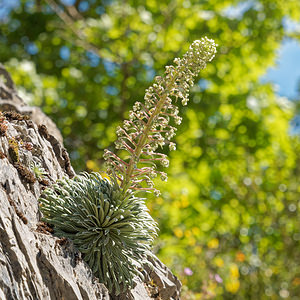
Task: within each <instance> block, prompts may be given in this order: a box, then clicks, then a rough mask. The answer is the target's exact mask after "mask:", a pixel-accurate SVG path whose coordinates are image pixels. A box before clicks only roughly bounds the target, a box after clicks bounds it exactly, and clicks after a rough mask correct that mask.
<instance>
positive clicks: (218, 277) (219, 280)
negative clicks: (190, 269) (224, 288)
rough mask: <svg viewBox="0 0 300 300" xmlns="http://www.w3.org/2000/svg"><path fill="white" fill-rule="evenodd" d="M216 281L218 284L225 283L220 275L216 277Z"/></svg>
mask: <svg viewBox="0 0 300 300" xmlns="http://www.w3.org/2000/svg"><path fill="white" fill-rule="evenodd" d="M215 280H216V282H218V283H222V282H223V279H222V278H221V277H220V275H219V274H216V275H215Z"/></svg>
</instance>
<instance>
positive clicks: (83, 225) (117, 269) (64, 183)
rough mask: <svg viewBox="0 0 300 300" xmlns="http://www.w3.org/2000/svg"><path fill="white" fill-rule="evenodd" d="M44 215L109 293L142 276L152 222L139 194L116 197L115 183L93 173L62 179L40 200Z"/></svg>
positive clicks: (151, 233) (126, 286)
mask: <svg viewBox="0 0 300 300" xmlns="http://www.w3.org/2000/svg"><path fill="white" fill-rule="evenodd" d="M40 202H41V206H40V208H41V211H42V212H43V214H44V220H45V221H46V222H48V223H50V224H52V225H54V226H55V227H54V232H55V235H57V236H58V237H67V238H69V239H71V240H72V241H73V243H74V245H75V246H76V248H77V249H78V250H79V251H80V252H82V253H83V254H84V260H85V261H86V262H87V263H88V265H89V266H90V268H91V270H92V271H93V273H94V274H95V276H97V277H98V278H99V280H100V282H102V283H104V284H105V285H106V287H107V288H108V289H109V291H110V292H113V293H114V294H116V295H118V294H119V293H121V292H124V291H126V290H127V289H128V288H129V287H132V285H133V278H134V277H135V276H136V275H137V276H140V277H142V273H141V272H140V271H139V269H141V268H143V264H144V263H146V260H145V258H146V257H147V255H151V253H150V251H149V250H150V245H151V243H152V241H153V239H154V237H155V236H156V231H157V227H156V223H155V222H154V220H153V219H152V217H151V216H150V214H149V213H148V209H147V207H146V205H145V204H144V202H143V199H141V198H137V197H135V196H134V194H132V193H128V194H127V195H126V197H123V196H122V193H121V191H120V187H119V184H118V183H117V181H116V180H115V179H114V178H113V177H112V178H111V180H108V179H107V178H102V177H101V175H100V174H98V173H92V174H88V173H81V174H80V175H78V176H76V177H75V178H74V179H66V178H65V179H62V180H59V181H58V182H57V183H56V184H54V185H53V186H52V187H51V188H48V189H47V190H46V191H45V193H44V194H43V196H42V198H41V199H40Z"/></svg>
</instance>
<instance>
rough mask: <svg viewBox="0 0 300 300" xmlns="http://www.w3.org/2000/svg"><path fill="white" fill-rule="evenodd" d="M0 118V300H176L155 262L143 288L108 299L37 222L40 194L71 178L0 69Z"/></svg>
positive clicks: (44, 128) (35, 115)
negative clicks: (59, 179)
mask: <svg viewBox="0 0 300 300" xmlns="http://www.w3.org/2000/svg"><path fill="white" fill-rule="evenodd" d="M0 111H2V113H1V112H0V299H18V300H19V299H32V300H36V299H41V300H44V299H65V300H73V299H74V300H75V299H141V300H147V299H174V300H175V299H179V292H180V287H181V283H180V282H179V280H178V279H177V278H176V277H175V276H174V275H173V274H172V273H171V271H170V270H169V269H168V268H167V267H166V266H164V265H163V264H162V263H161V262H160V261H159V260H158V259H155V261H154V260H153V259H152V263H153V265H154V267H153V268H149V267H147V266H145V269H144V271H143V272H144V274H145V280H144V282H142V281H141V280H140V279H138V278H137V279H136V283H137V284H136V286H135V287H134V288H133V289H132V290H131V291H128V293H126V294H124V295H120V296H118V297H115V296H111V295H109V293H108V290H107V289H106V287H105V286H104V285H103V284H101V283H99V281H98V280H97V278H95V277H94V276H93V275H92V273H91V270H90V269H89V267H88V266H87V265H86V264H85V262H84V261H83V260H82V258H81V254H80V253H79V252H78V251H77V250H76V249H74V247H73V244H72V243H71V242H70V241H68V240H66V239H58V238H57V237H55V236H54V235H53V228H50V227H49V226H47V224H45V223H43V222H42V221H41V215H40V212H39V209H38V198H39V197H40V195H41V193H42V191H43V189H45V188H46V186H48V185H50V184H52V183H54V182H55V181H56V180H57V179H58V178H62V177H63V176H69V177H73V176H74V175H75V173H74V170H73V169H72V166H71V163H70V160H69V156H68V153H67V151H66V150H65V149H64V147H63V145H62V137H61V134H60V132H59V130H58V129H57V128H56V126H55V124H54V123H53V122H52V121H51V120H50V119H49V118H48V117H47V116H45V115H44V114H43V113H42V111H41V110H40V109H38V108H32V107H28V106H27V105H26V104H25V103H24V102H23V101H22V99H20V98H19V97H18V96H17V94H16V91H15V88H14V84H13V82H12V80H11V78H10V76H9V74H8V73H7V72H6V71H5V69H4V68H3V67H2V66H0ZM24 114H26V115H28V116H29V117H28V116H25V115H24ZM42 124H45V125H42ZM149 260H150V259H149Z"/></svg>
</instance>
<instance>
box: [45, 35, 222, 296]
mask: <svg viewBox="0 0 300 300" xmlns="http://www.w3.org/2000/svg"><path fill="white" fill-rule="evenodd" d="M215 53H216V45H215V43H214V41H213V40H210V39H208V38H207V37H204V38H202V39H201V40H197V41H194V42H193V43H192V45H191V46H190V48H189V50H188V51H187V53H186V54H185V55H184V56H183V58H182V59H179V58H176V59H175V60H174V63H175V66H167V67H166V71H165V75H164V76H163V77H156V78H155V83H154V84H153V85H152V86H151V87H150V88H149V89H148V90H146V94H145V98H144V99H145V103H141V102H136V103H135V105H134V107H133V109H132V110H131V111H130V114H129V120H125V121H124V124H123V127H118V129H117V135H118V139H117V141H116V142H115V144H116V148H117V149H122V150H125V158H122V157H120V156H118V155H116V154H115V153H113V152H111V151H109V150H106V151H105V155H104V158H105V159H106V161H107V166H108V168H107V173H108V174H109V178H110V180H108V179H107V178H102V177H101V175H100V174H97V173H92V174H88V173H82V174H80V175H78V176H76V177H75V178H74V179H66V178H64V179H62V180H59V181H58V182H57V183H56V184H54V185H53V186H52V187H51V188H49V189H47V190H46V191H45V193H44V194H43V196H42V197H41V199H40V202H41V206H40V207H41V211H42V212H43V214H44V220H45V221H47V222H48V223H50V224H53V225H54V226H55V227H54V232H55V234H56V235H57V236H59V237H67V238H69V239H70V240H72V241H73V243H74V245H75V246H76V247H77V248H78V250H79V251H81V252H82V253H83V254H84V260H85V261H86V262H87V263H88V264H89V266H90V267H91V269H92V271H93V273H94V274H95V275H96V276H97V277H98V278H99V280H100V282H102V283H104V284H105V285H106V286H107V287H108V289H109V291H110V292H112V293H114V294H116V295H118V294H119V293H121V292H124V291H126V290H127V289H128V288H130V287H132V286H133V282H134V281H133V278H134V276H135V275H138V276H141V277H142V273H141V272H140V271H139V269H141V268H143V264H144V263H147V260H146V257H147V256H148V255H151V252H150V247H151V243H152V241H153V238H154V237H155V235H156V232H157V227H156V223H155V222H154V220H153V219H152V217H151V216H150V214H149V213H148V210H147V207H146V205H145V203H144V199H142V198H140V197H137V192H139V191H151V190H153V191H154V192H155V193H156V194H158V193H159V191H157V190H156V189H155V188H154V184H153V181H152V179H153V178H154V177H156V176H157V174H160V176H161V179H162V180H167V175H166V173H164V172H160V171H158V170H157V163H160V164H161V165H162V166H164V167H168V165H169V161H168V159H167V157H166V155H165V154H162V153H159V152H158V151H157V150H158V148H159V147H163V146H164V145H168V146H169V148H170V150H175V149H176V145H175V143H173V142H171V141H170V140H171V139H172V137H173V136H174V135H175V132H176V127H175V126H172V125H170V121H171V119H173V122H174V123H175V125H179V124H180V123H181V117H179V116H178V111H179V110H178V107H177V106H176V102H177V100H178V99H181V101H182V104H183V105H186V104H187V102H188V95H189V89H190V87H191V86H192V85H193V80H194V78H195V76H197V75H198V73H199V71H200V70H201V69H203V68H205V66H206V63H207V62H209V61H211V60H212V59H213V57H214V56H215ZM121 153H122V152H121ZM122 154H124V151H123V153H122Z"/></svg>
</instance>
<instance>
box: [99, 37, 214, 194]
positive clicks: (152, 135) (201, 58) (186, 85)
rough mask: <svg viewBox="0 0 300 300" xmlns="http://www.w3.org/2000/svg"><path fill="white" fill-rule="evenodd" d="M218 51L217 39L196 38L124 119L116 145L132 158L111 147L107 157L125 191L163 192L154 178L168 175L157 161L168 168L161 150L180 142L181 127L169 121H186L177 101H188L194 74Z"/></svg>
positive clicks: (176, 122)
mask: <svg viewBox="0 0 300 300" xmlns="http://www.w3.org/2000/svg"><path fill="white" fill-rule="evenodd" d="M215 53H216V44H215V43H214V41H213V40H210V39H208V38H207V37H204V38H202V39H201V40H196V41H194V42H193V43H192V45H191V46H190V48H189V50H188V52H187V53H186V54H185V55H184V56H183V58H182V59H180V58H175V59H174V63H175V65H176V66H167V67H166V70H165V76H164V77H160V76H157V77H155V83H154V84H153V85H152V86H151V87H149V88H148V89H147V90H146V93H145V97H144V100H145V103H144V104H143V103H141V102H136V103H135V104H134V106H133V109H132V110H131V111H130V112H129V120H125V121H124V123H123V127H118V128H117V136H118V139H117V141H116V142H115V145H116V148H117V149H123V150H126V151H127V152H128V153H129V159H127V160H123V159H121V158H120V157H118V156H117V155H115V154H114V153H112V152H111V151H109V150H106V151H105V154H104V159H105V160H106V161H107V164H108V169H109V170H111V171H112V172H113V173H114V174H115V175H116V177H117V178H118V179H119V180H120V181H121V188H123V191H125V192H126V190H128V189H129V190H154V192H155V193H156V194H159V191H157V190H155V189H154V188H153V182H152V178H154V177H155V176H156V175H157V173H159V174H160V177H161V179H162V180H164V181H166V180H167V175H166V174H165V173H164V172H159V171H157V170H156V167H157V165H156V163H157V162H159V163H160V164H161V165H162V166H164V167H168V166H169V160H168V159H167V157H166V155H165V154H161V153H159V152H157V149H158V147H163V146H164V145H166V144H167V145H169V149H170V150H175V149H176V144H175V143H173V142H170V140H171V139H172V138H173V137H174V135H175V132H176V130H177V128H176V127H174V126H171V125H170V124H169V123H170V120H171V118H172V119H173V121H174V123H175V125H180V123H181V121H182V118H181V117H180V116H178V113H179V109H178V107H177V106H175V105H174V104H173V103H174V102H177V99H178V98H179V99H181V101H182V104H183V105H186V104H187V102H188V97H189V89H190V87H191V86H192V85H193V80H194V77H195V76H196V75H198V73H199V71H200V70H201V69H203V68H205V66H206V63H207V62H209V61H211V60H212V59H213V57H214V56H215ZM143 182H145V183H146V187H145V185H143Z"/></svg>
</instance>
